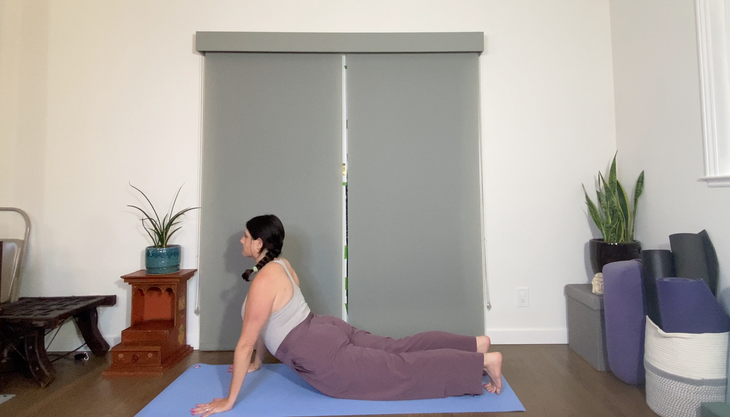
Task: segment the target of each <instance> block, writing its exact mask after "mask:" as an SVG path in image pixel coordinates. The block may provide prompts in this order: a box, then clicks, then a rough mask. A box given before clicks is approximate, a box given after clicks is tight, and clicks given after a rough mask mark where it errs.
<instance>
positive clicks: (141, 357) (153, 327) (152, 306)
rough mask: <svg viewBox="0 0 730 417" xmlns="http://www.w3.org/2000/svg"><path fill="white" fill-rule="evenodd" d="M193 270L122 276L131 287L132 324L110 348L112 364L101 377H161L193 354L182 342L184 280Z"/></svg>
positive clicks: (185, 287) (184, 300) (183, 333)
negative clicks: (120, 339)
mask: <svg viewBox="0 0 730 417" xmlns="http://www.w3.org/2000/svg"><path fill="white" fill-rule="evenodd" d="M196 271H197V269H183V270H180V271H178V272H175V273H173V274H159V275H148V274H147V272H146V271H145V270H139V271H137V272H133V273H131V274H127V275H123V276H122V279H123V280H124V282H126V283H127V284H130V285H131V286H132V320H131V321H132V325H131V326H129V327H128V328H126V329H125V330H123V331H122V343H120V344H118V345H116V346H114V347H113V348H112V349H111V357H112V364H111V366H110V367H109V369H108V370H106V371H105V372H104V373H103V374H102V375H104V376H137V375H162V373H163V372H164V371H165V370H167V369H170V368H172V367H173V366H175V365H176V364H177V363H178V362H180V361H181V360H182V359H183V358H185V357H186V356H188V355H189V354H190V353H191V352H192V351H193V348H192V347H191V346H190V345H188V344H186V343H185V335H186V323H187V322H186V319H187V314H186V303H187V292H188V287H187V281H188V279H190V278H192V276H193V275H194V274H195V272H196Z"/></svg>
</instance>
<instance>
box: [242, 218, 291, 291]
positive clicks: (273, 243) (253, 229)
mask: <svg viewBox="0 0 730 417" xmlns="http://www.w3.org/2000/svg"><path fill="white" fill-rule="evenodd" d="M246 229H248V233H249V234H250V235H251V238H252V239H254V240H255V239H261V242H262V243H263V244H264V245H263V248H262V250H264V249H265V250H266V254H265V255H264V257H263V258H261V260H260V261H259V262H258V263H257V264H256V266H255V267H253V268H252V269H247V270H246V272H244V273H243V274H242V275H241V278H243V279H244V281H250V279H251V278H250V276H251V274H252V273H254V271H260V270H261V268H263V267H264V266H265V265H266V264H268V263H269V262H271V261H273V260H274V259H275V258H276V257H277V256H279V255H280V254H281V248H282V246H284V226H283V225H282V224H281V220H279V218H278V217H276V216H274V215H273V214H266V215H263V216H257V217H254V218H253V219H251V220H249V221H248V222H246Z"/></svg>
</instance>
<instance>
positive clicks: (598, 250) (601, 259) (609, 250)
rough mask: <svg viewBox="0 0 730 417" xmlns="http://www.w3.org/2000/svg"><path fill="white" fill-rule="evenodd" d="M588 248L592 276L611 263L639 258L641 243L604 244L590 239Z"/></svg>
mask: <svg viewBox="0 0 730 417" xmlns="http://www.w3.org/2000/svg"><path fill="white" fill-rule="evenodd" d="M588 246H589V250H590V254H591V267H592V268H593V273H594V274H597V273H599V272H601V271H603V266H604V265H606V264H609V263H611V262H618V261H628V260H630V259H637V258H640V257H641V242H639V241H638V240H635V241H633V242H631V243H606V242H604V241H603V239H591V240H590V241H589V242H588Z"/></svg>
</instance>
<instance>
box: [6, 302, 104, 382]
mask: <svg viewBox="0 0 730 417" xmlns="http://www.w3.org/2000/svg"><path fill="white" fill-rule="evenodd" d="M116 303H117V296H116V295H92V296H83V297H24V298H20V299H18V301H16V302H12V303H11V302H7V303H3V304H1V305H0V334H2V336H3V338H4V340H5V341H6V343H8V344H9V345H11V346H12V347H14V348H15V350H17V352H18V353H19V354H20V356H21V357H22V358H23V359H24V360H25V362H27V365H28V368H29V370H30V373H31V375H32V377H33V378H34V379H35V380H36V381H37V382H38V384H40V386H41V387H45V386H47V385H48V384H50V383H51V382H53V380H54V379H55V371H54V369H53V364H51V362H50V361H49V360H48V355H47V353H46V347H45V335H46V332H47V331H48V330H53V329H55V328H56V327H58V326H60V325H61V324H63V323H64V322H65V321H66V320H67V319H68V318H70V317H73V319H74V321H75V322H76V325H77V326H78V328H79V330H80V331H81V335H82V336H83V338H84V341H85V342H86V344H87V345H88V347H89V348H90V349H91V351H92V352H93V353H94V354H95V355H97V356H104V355H105V354H106V352H107V351H108V350H109V344H108V343H107V342H106V340H104V338H103V337H102V335H101V333H99V328H98V326H97V324H98V317H99V316H98V313H97V311H96V308H97V307H99V306H113V305H115V304H116Z"/></svg>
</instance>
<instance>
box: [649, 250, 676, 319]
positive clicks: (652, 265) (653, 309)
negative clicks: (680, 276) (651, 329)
mask: <svg viewBox="0 0 730 417" xmlns="http://www.w3.org/2000/svg"><path fill="white" fill-rule="evenodd" d="M676 276H677V274H676V273H675V272H674V257H673V256H672V252H671V251H668V250H666V249H662V250H660V249H650V250H643V251H641V280H642V282H643V284H644V301H645V302H646V315H647V316H649V318H650V319H651V321H653V322H654V323H655V324H656V325H657V326H659V327H662V322H661V316H660V315H659V303H658V301H657V293H656V280H657V279H659V278H665V277H676Z"/></svg>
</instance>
